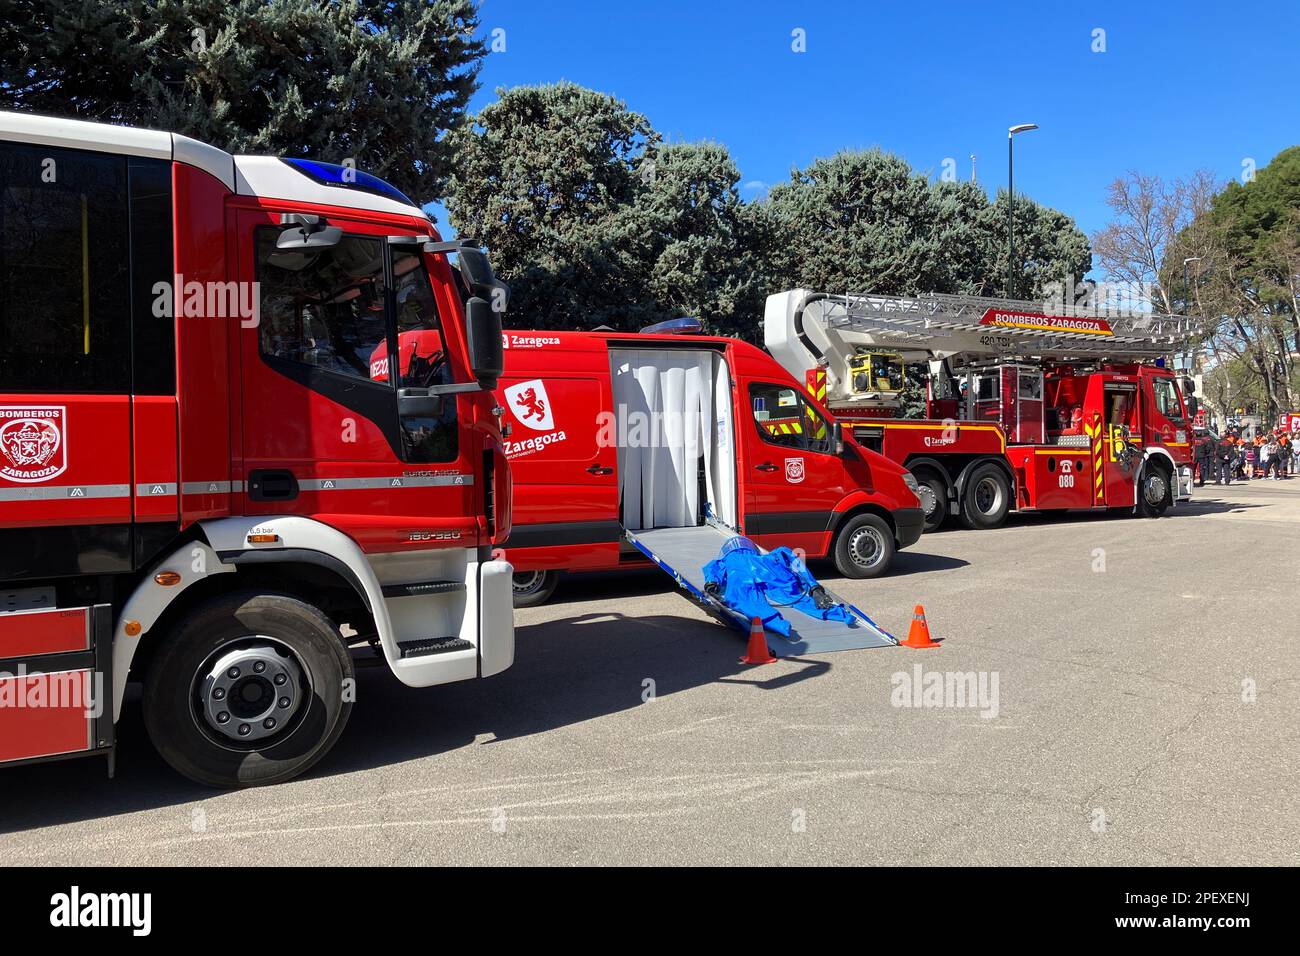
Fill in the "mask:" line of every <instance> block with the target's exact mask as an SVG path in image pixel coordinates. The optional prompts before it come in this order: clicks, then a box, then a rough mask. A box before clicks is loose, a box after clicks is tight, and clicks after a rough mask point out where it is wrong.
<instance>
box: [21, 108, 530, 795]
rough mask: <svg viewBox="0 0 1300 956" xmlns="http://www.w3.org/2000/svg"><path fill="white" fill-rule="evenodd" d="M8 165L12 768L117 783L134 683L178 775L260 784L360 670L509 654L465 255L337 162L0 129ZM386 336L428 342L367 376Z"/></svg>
mask: <svg viewBox="0 0 1300 956" xmlns="http://www.w3.org/2000/svg"><path fill="white" fill-rule="evenodd" d="M0 169H2V171H3V175H0V283H2V286H0V763H6V764H12V763H20V762H29V761H36V760H46V759H54V758H57V757H67V756H75V755H83V754H105V755H108V757H109V760H110V765H111V762H112V755H113V752H114V744H115V737H114V726H115V724H116V722H117V719H118V717H119V715H120V713H121V708H122V699H123V691H124V688H125V686H126V684H127V682H128V680H138V681H140V682H142V683H143V712H144V721H145V725H146V727H147V728H148V732H149V734H150V736H151V738H152V740H153V742H154V744H155V745H156V747H157V749H158V750H159V751H160V752H161V754H162V755H163V757H165V758H166V760H167V761H168V762H169V763H170V764H171V765H172V766H173V767H175V768H176V769H177V770H178V771H180V772H181V773H183V774H185V775H186V776H188V777H190V778H192V779H194V780H196V781H200V782H202V783H204V784H209V785H213V786H247V785H253V784H265V783H274V782H278V781H282V780H286V779H289V778H290V777H293V776H294V775H295V774H298V773H301V772H302V771H303V770H305V769H306V768H307V767H309V766H311V765H312V764H313V763H314V762H315V761H316V760H318V759H319V758H320V757H321V756H322V755H323V754H325V752H326V751H328V749H329V748H330V747H331V746H332V744H333V743H334V742H335V740H336V739H337V738H338V736H339V734H340V733H341V732H342V730H343V727H344V725H345V724H346V722H347V719H348V715H349V712H350V709H351V702H352V699H353V686H352V684H353V673H354V655H355V656H356V658H357V660H358V662H361V661H363V660H366V659H369V660H374V661H376V662H378V661H383V662H385V663H386V664H387V666H388V667H389V668H390V669H391V670H392V672H393V673H394V674H395V675H396V676H397V678H398V680H400V681H401V682H402V683H404V684H407V685H409V686H413V687H425V686H430V685H434V684H441V683H446V682H449V681H456V680H464V679H469V678H474V677H486V676H488V675H490V674H495V673H497V672H499V671H502V670H504V669H505V668H507V667H509V666H510V664H511V662H512V660H513V655H514V631H513V616H512V610H511V587H510V583H511V570H512V569H511V568H510V566H509V564H507V563H506V562H505V561H502V560H493V557H492V546H493V543H494V542H496V541H498V540H500V539H503V538H504V537H505V535H507V534H508V533H509V529H510V484H509V472H508V465H507V462H506V459H505V456H504V451H503V448H502V445H501V433H500V421H499V418H498V414H499V411H500V410H499V409H497V408H496V402H495V400H494V398H493V396H492V392H491V389H492V388H494V387H495V386H496V382H497V377H498V375H499V374H500V372H501V316H500V310H499V308H494V307H493V305H492V304H491V303H496V304H497V305H498V306H499V305H500V303H501V302H502V301H503V300H504V296H503V292H504V290H503V287H501V285H500V283H498V282H497V281H496V280H495V278H494V277H493V275H492V272H491V268H490V266H489V265H488V263H487V260H486V257H485V256H484V255H483V254H482V252H480V251H478V250H476V249H472V248H469V247H467V246H465V245H463V244H457V243H441V242H439V241H438V237H437V235H436V234H435V232H434V230H433V228H432V226H431V224H430V221H429V219H428V217H427V216H426V215H425V214H424V213H423V212H421V210H420V209H419V208H418V207H417V206H416V205H415V204H414V203H412V202H411V201H410V200H409V199H407V198H406V197H405V196H403V195H402V194H401V193H400V192H398V191H397V190H396V189H394V188H393V187H392V186H390V185H389V184H387V183H385V182H383V181H382V180H379V179H376V178H375V177H373V176H369V175H367V174H365V173H363V172H360V171H357V170H355V169H353V168H351V167H350V166H332V165H329V164H325V163H321V162H316V161H307V160H294V159H277V158H273V157H264V156H231V155H229V154H227V153H225V152H222V151H221V150H218V149H215V148H213V147H211V146H207V145H204V144H202V143H199V142H195V141H194V140H191V139H187V138H186V137H184V136H179V135H174V134H170V133H164V132H155V131H151V130H141V129H127V128H122V127H115V126H107V125H100V124H93V123H85V122H75V121H69V120H60V119H50V118H43V117H34V116H27V115H18V114H12V113H0ZM452 256H454V257H455V260H456V261H455V264H454V265H453V263H452V261H451V257H452ZM399 331H400V332H412V331H417V332H425V333H427V335H426V341H427V344H429V345H436V346H437V349H436V354H435V353H434V352H430V353H429V354H422V355H421V356H420V359H421V361H419V362H411V363H408V367H407V368H404V369H403V373H402V374H401V375H399V376H393V377H391V378H389V377H385V378H384V380H383V381H375V380H374V378H373V377H372V374H371V372H372V369H371V360H372V359H373V358H375V356H376V353H377V352H381V351H383V350H389V349H390V347H395V345H396V342H397V340H398V335H399ZM367 645H368V647H367Z"/></svg>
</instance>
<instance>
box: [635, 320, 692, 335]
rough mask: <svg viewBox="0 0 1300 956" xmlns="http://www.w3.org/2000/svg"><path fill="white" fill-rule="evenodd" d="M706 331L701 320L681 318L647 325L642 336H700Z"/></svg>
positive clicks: (642, 331)
mask: <svg viewBox="0 0 1300 956" xmlns="http://www.w3.org/2000/svg"><path fill="white" fill-rule="evenodd" d="M703 331H704V326H703V325H702V324H701V323H700V320H699V319H690V318H681V319H669V320H668V321H667V322H656V323H655V324H654V325H647V326H646V327H645V328H644V329H642V330H641V334H642V335H698V334H699V333H701V332H703Z"/></svg>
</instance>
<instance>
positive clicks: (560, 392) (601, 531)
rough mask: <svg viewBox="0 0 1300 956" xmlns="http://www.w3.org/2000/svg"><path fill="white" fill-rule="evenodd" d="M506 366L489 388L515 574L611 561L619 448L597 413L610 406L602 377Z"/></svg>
mask: <svg viewBox="0 0 1300 956" xmlns="http://www.w3.org/2000/svg"><path fill="white" fill-rule="evenodd" d="M507 334H509V333H507ZM516 351H517V350H516ZM540 354H541V353H539V355H540ZM601 358H602V360H603V358H604V356H603V355H602V356H601ZM507 364H508V366H515V367H513V368H511V367H508V368H507V373H506V375H505V377H503V378H502V379H501V383H500V386H499V387H498V388H497V391H496V395H497V400H498V401H499V403H500V404H501V406H502V407H503V408H505V409H507V411H506V414H505V415H504V416H503V420H504V421H505V422H507V423H508V424H509V425H510V436H509V437H508V438H507V439H506V443H505V447H506V458H507V459H509V461H510V470H511V474H512V475H513V476H514V487H515V501H514V505H515V508H514V524H513V528H512V530H511V532H510V538H509V540H508V541H507V542H506V557H507V558H508V559H509V560H510V561H511V562H512V563H513V564H514V565H515V568H516V569H517V570H522V571H534V570H549V569H552V568H568V569H572V570H581V569H584V568H607V567H610V566H612V565H614V564H617V563H618V549H619V541H620V540H621V537H622V526H621V525H620V524H619V515H618V475H617V474H616V468H617V464H618V448H617V444H616V441H614V440H613V439H614V438H615V436H614V435H613V434H612V433H611V432H610V428H609V426H608V425H607V426H606V428H605V430H604V431H603V432H602V422H603V419H601V417H600V415H601V412H602V411H606V410H608V409H609V408H610V389H609V379H608V378H607V377H602V376H581V375H545V376H544V377H538V376H535V375H532V374H530V373H528V372H526V371H524V370H523V369H521V368H519V367H518V366H517V363H515V362H514V361H511V360H510V358H509V357H508V358H507Z"/></svg>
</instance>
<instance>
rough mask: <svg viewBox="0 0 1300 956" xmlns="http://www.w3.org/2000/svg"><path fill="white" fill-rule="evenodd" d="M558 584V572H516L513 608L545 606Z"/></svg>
mask: <svg viewBox="0 0 1300 956" xmlns="http://www.w3.org/2000/svg"><path fill="white" fill-rule="evenodd" d="M559 583H560V572H559V571H518V572H516V573H515V577H514V581H513V586H514V594H515V607H537V606H538V605H539V604H545V603H546V602H547V601H549V600H550V599H551V595H552V594H554V593H555V586H556V585H557V584H559Z"/></svg>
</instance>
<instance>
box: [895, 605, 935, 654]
mask: <svg viewBox="0 0 1300 956" xmlns="http://www.w3.org/2000/svg"><path fill="white" fill-rule="evenodd" d="M902 644H903V646H904V647H938V646H939V642H938V641H932V640H930V625H928V624H926V623H925V608H923V607H921V605H919V604H918V605H917V606H916V610H915V611H913V612H912V626H911V628H909V629H908V632H907V640H905V641H903V642H902Z"/></svg>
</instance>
